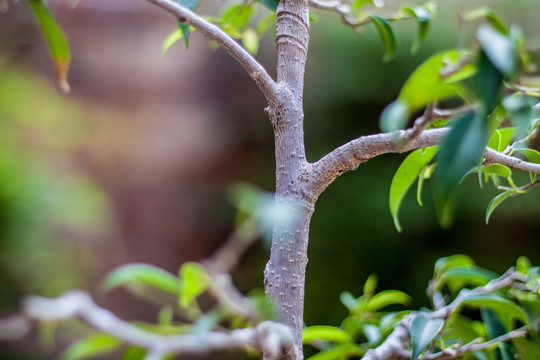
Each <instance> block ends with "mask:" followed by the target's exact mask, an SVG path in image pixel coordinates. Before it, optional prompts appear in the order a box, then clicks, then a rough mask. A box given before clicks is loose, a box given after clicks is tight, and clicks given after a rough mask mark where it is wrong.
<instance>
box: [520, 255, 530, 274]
mask: <svg viewBox="0 0 540 360" xmlns="http://www.w3.org/2000/svg"><path fill="white" fill-rule="evenodd" d="M531 267H532V265H531V260H529V258H528V257H526V256H520V257H519V258H518V259H517V262H516V270H517V271H518V272H520V273H522V274H528V273H529V270H530V268H531Z"/></svg>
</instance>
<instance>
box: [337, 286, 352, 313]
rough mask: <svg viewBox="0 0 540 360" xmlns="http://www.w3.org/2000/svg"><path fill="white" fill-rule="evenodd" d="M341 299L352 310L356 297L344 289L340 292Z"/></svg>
mask: <svg viewBox="0 0 540 360" xmlns="http://www.w3.org/2000/svg"><path fill="white" fill-rule="evenodd" d="M339 300H340V301H341V303H342V304H343V306H345V307H346V308H347V309H348V310H349V311H351V310H352V309H353V308H354V305H355V304H356V298H355V297H354V295H353V294H351V293H350V292H348V291H344V292H342V293H341V294H339Z"/></svg>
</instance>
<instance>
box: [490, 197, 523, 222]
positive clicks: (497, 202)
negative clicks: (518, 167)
mask: <svg viewBox="0 0 540 360" xmlns="http://www.w3.org/2000/svg"><path fill="white" fill-rule="evenodd" d="M515 193H516V191H515V190H507V191H505V192H503V193H501V194H499V195H497V196H495V197H494V198H493V200H491V202H490V203H489V205H488V207H487V210H486V224H487V223H489V218H490V217H491V214H492V213H493V211H494V210H495V209H496V208H497V206H499V205H500V204H501V203H502V202H503V201H504V200H506V199H508V198H509V197H510V196H512V195H513V194H515Z"/></svg>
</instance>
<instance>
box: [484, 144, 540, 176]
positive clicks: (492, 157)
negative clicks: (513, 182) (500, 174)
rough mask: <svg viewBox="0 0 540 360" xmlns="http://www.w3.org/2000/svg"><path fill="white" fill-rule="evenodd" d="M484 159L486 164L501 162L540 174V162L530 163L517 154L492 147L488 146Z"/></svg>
mask: <svg viewBox="0 0 540 360" xmlns="http://www.w3.org/2000/svg"><path fill="white" fill-rule="evenodd" d="M484 159H485V160H484V163H485V164H501V165H506V166H509V167H511V168H514V169H518V170H523V171H529V172H532V173H535V174H540V164H534V163H530V162H527V161H524V160H521V159H520V158H517V157H515V156H508V155H504V154H501V153H499V152H497V151H495V150H493V149H490V148H486V152H485V153H484Z"/></svg>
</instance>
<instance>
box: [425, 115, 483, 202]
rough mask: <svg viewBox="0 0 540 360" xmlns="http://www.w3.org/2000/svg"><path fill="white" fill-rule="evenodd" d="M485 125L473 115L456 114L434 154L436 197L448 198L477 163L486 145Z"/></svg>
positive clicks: (478, 117) (479, 118)
mask: <svg viewBox="0 0 540 360" xmlns="http://www.w3.org/2000/svg"><path fill="white" fill-rule="evenodd" d="M487 131H488V129H487V125H486V122H485V119H482V118H481V117H480V116H478V115H477V114H476V113H474V112H468V113H463V114H461V115H458V116H457V118H456V119H455V121H454V125H453V127H452V129H451V130H450V132H449V134H448V135H447V136H446V137H445V138H444V139H443V141H442V144H441V146H440V150H439V153H438V154H437V157H436V161H437V168H436V170H435V181H436V185H437V190H438V192H439V195H440V196H442V197H448V196H449V195H450V193H451V192H452V191H453V189H454V188H455V187H456V186H457V185H458V184H459V182H460V181H461V179H462V178H463V176H464V175H465V174H466V173H467V172H469V170H470V169H471V168H473V167H475V165H476V164H477V162H478V160H479V159H480V158H481V156H482V154H483V153H484V149H485V147H486V144H487V140H488V136H487Z"/></svg>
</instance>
